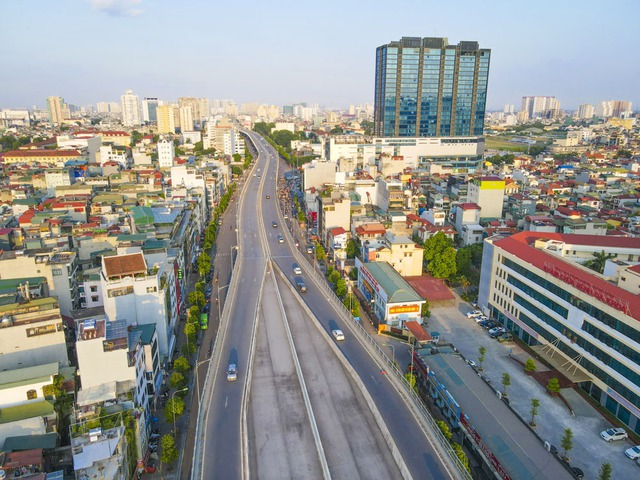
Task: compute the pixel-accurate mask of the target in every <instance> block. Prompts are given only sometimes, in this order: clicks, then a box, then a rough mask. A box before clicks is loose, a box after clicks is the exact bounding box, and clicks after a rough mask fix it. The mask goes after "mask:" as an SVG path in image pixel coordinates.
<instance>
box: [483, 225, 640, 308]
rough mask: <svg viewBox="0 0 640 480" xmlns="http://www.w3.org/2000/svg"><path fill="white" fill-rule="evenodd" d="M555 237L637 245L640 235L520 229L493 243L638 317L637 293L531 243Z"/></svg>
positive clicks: (639, 302) (605, 244)
mask: <svg viewBox="0 0 640 480" xmlns="http://www.w3.org/2000/svg"><path fill="white" fill-rule="evenodd" d="M542 239H548V240H557V241H560V242H565V243H568V244H574V245H590V246H596V247H618V248H638V249H640V238H629V237H609V236H606V235H575V234H574V235H565V234H561V233H542V232H529V231H527V232H521V233H517V234H516V235H512V236H510V237H507V238H503V239H501V240H497V241H496V242H494V245H495V246H496V247H500V248H501V249H503V250H505V251H506V252H509V253H511V254H513V255H515V256H517V257H518V258H519V259H521V260H524V261H526V262H527V263H529V264H531V265H532V266H534V267H535V268H537V269H539V270H541V271H542V272H546V273H547V274H549V275H552V276H554V277H556V278H557V279H558V280H559V281H560V282H564V283H566V284H569V285H572V286H574V287H575V288H577V289H578V290H581V291H584V292H585V293H588V294H589V295H591V296H594V297H596V298H598V299H599V300H600V301H602V302H604V303H606V304H608V305H610V306H611V307H612V308H615V309H616V310H619V311H621V312H623V313H626V314H627V315H629V316H631V317H633V318H634V319H636V320H639V321H640V297H639V296H638V295H634V294H632V293H631V292H629V291H627V290H625V289H623V288H620V287H618V286H616V285H612V284H611V283H609V282H607V281H606V280H605V279H604V278H602V277H600V276H598V275H595V274H592V273H589V272H588V271H586V270H585V269H583V268H580V267H578V266H575V265H573V264H571V263H569V262H566V261H564V260H563V259H562V258H560V257H558V256H557V255H553V254H549V253H546V252H545V251H543V250H539V249H537V248H535V247H533V243H534V242H535V241H536V240H542Z"/></svg>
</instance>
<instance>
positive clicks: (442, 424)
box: [436, 420, 453, 442]
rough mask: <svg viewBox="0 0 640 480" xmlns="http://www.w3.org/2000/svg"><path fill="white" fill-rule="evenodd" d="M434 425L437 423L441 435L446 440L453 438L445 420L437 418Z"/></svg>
mask: <svg viewBox="0 0 640 480" xmlns="http://www.w3.org/2000/svg"><path fill="white" fill-rule="evenodd" d="M436 425H438V428H439V429H440V431H441V432H442V435H443V436H444V438H445V439H446V440H447V442H451V439H452V438H453V434H452V433H451V429H450V428H449V425H447V422H445V421H443V420H438V421H436Z"/></svg>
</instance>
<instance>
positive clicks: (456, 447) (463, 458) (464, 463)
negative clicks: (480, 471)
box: [451, 443, 471, 473]
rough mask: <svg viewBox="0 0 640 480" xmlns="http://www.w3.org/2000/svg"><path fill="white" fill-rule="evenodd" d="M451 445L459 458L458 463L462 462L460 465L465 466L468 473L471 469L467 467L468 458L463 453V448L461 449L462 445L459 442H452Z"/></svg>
mask: <svg viewBox="0 0 640 480" xmlns="http://www.w3.org/2000/svg"><path fill="white" fill-rule="evenodd" d="M451 447H452V448H453V451H454V452H455V453H456V456H457V457H458V459H459V460H460V463H462V466H463V467H464V468H465V470H466V471H467V472H469V473H470V472H471V470H470V469H469V459H468V458H467V455H466V454H465V453H464V450H462V446H461V445H460V444H459V443H452V444H451Z"/></svg>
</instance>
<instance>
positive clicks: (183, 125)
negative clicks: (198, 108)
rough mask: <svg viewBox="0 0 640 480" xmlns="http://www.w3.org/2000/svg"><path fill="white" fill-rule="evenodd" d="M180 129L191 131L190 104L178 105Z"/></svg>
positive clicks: (191, 113) (191, 115)
mask: <svg viewBox="0 0 640 480" xmlns="http://www.w3.org/2000/svg"><path fill="white" fill-rule="evenodd" d="M178 110H179V115H180V131H181V132H191V131H193V118H194V115H193V108H192V107H191V106H184V107H180V108H179V109H178Z"/></svg>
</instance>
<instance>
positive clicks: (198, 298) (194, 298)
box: [188, 290, 207, 308]
mask: <svg viewBox="0 0 640 480" xmlns="http://www.w3.org/2000/svg"><path fill="white" fill-rule="evenodd" d="M188 298H189V303H190V304H191V305H197V306H198V307H200V308H202V307H204V304H205V303H207V302H206V300H205V298H204V293H202V292H199V291H197V290H194V291H193V292H189V296H188Z"/></svg>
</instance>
